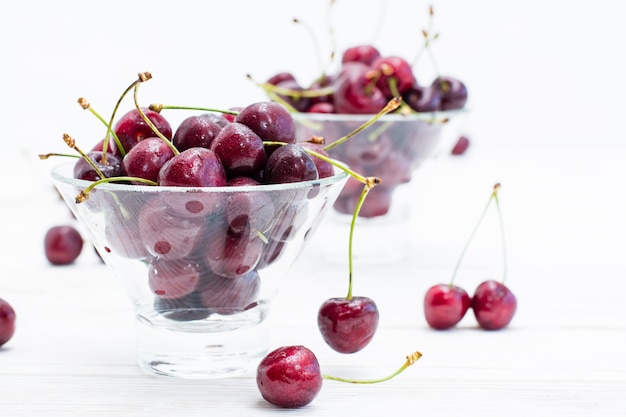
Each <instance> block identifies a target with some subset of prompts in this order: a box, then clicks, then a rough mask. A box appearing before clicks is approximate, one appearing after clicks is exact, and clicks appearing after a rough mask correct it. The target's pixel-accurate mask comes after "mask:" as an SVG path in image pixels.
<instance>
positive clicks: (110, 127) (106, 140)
mask: <svg viewBox="0 0 626 417" xmlns="http://www.w3.org/2000/svg"><path fill="white" fill-rule="evenodd" d="M151 77H152V75H151V74H150V73H149V72H142V73H139V74H138V76H137V79H136V80H135V81H133V82H132V83H131V84H130V85H129V86H128V87H126V89H125V90H124V92H123V93H122V95H121V96H120V97H119V98H118V99H117V103H115V107H114V108H113V112H112V113H111V119H110V120H109V123H107V133H106V135H104V143H103V144H102V149H103V151H104V152H103V154H102V161H104V162H102V161H100V162H101V163H104V164H106V155H107V152H106V150H107V149H108V147H109V136H110V135H111V134H112V133H113V121H114V120H115V115H116V114H117V110H118V109H119V108H120V104H121V103H122V100H123V99H124V97H126V95H127V94H128V93H129V92H130V90H132V89H133V88H135V86H136V85H137V84H139V83H141V82H143V81H142V80H143V79H145V78H147V79H150V78H151ZM118 145H119V151H120V154H121V155H122V157H124V156H126V149H124V147H123V146H121V143H118Z"/></svg>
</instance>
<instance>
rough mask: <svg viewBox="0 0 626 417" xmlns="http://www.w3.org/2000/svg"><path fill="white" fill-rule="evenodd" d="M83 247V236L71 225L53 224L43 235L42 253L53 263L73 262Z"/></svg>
mask: <svg viewBox="0 0 626 417" xmlns="http://www.w3.org/2000/svg"><path fill="white" fill-rule="evenodd" d="M82 249H83V238H82V236H81V235H80V233H79V232H78V230H76V228H74V227H73V226H53V227H51V228H50V229H48V231H47V232H46V235H45V237H44V253H45V255H46V258H47V259H48V261H49V262H50V263H51V264H53V265H69V264H71V263H73V262H74V261H75V260H76V258H78V255H80V253H81V251H82Z"/></svg>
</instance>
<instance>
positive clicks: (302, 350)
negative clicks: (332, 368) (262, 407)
mask: <svg viewBox="0 0 626 417" xmlns="http://www.w3.org/2000/svg"><path fill="white" fill-rule="evenodd" d="M322 382H323V378H322V373H321V371H320V364H319V362H318V360H317V357H316V356H315V354H314V353H313V352H312V351H311V350H309V349H307V348H306V347H304V346H299V345H298V346H284V347H280V348H278V349H275V350H273V351H272V352H270V353H269V354H267V356H265V358H263V360H262V361H261V362H260V363H259V366H258V367H257V373H256V383H257V386H258V388H259V391H260V392H261V395H262V396H263V398H264V399H265V400H267V401H268V402H270V403H272V404H274V405H276V406H278V407H283V408H298V407H304V406H305V405H307V404H309V403H310V402H311V401H313V399H314V398H315V397H316V396H317V394H318V393H319V392H320V390H321V389H322Z"/></svg>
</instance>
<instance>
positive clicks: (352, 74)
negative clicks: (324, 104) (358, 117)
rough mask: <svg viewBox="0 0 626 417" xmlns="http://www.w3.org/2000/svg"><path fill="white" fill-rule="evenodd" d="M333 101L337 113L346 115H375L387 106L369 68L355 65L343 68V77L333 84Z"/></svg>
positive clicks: (385, 99) (363, 65) (384, 97)
mask: <svg viewBox="0 0 626 417" xmlns="http://www.w3.org/2000/svg"><path fill="white" fill-rule="evenodd" d="M333 100H334V103H335V110H336V111H337V113H348V114H376V113H378V112H379V111H380V110H381V109H382V108H383V107H385V104H387V97H386V96H385V95H384V94H383V92H382V91H381V90H380V89H379V88H378V87H377V86H376V80H374V79H373V77H372V71H371V69H370V67H369V66H367V65H365V64H360V65H357V64H356V63H352V65H351V66H350V67H346V66H344V73H343V75H342V76H340V77H339V78H338V79H337V82H336V83H335V93H334V98H333Z"/></svg>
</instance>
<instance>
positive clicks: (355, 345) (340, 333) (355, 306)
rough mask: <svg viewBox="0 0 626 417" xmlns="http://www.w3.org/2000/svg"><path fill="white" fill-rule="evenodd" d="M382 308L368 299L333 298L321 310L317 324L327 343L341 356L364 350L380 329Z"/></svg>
mask: <svg viewBox="0 0 626 417" xmlns="http://www.w3.org/2000/svg"><path fill="white" fill-rule="evenodd" d="M378 317H379V313H378V308H377V306H376V303H374V301H373V300H372V299H370V298H368V297H353V298H352V299H350V300H348V299H346V298H331V299H329V300H326V301H325V302H324V303H323V304H322V306H321V307H320V310H319V313H318V316H317V323H318V326H319V329H320V332H321V333H322V336H323V338H324V341H325V342H326V343H327V344H328V345H329V346H330V347H331V348H333V349H334V350H336V351H337V352H340V353H354V352H358V351H359V350H361V349H363V348H364V347H365V346H367V345H368V344H369V342H370V341H371V340H372V338H373V337H374V334H375V333H376V329H377V327H378Z"/></svg>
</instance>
